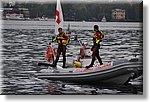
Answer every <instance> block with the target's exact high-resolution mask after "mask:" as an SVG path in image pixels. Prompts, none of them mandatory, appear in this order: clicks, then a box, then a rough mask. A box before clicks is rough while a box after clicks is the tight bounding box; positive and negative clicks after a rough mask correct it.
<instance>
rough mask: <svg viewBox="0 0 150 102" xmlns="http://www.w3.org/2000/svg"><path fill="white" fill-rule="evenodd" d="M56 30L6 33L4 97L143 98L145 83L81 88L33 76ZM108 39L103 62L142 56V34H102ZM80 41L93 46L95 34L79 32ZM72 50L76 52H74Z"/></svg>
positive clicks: (113, 31)
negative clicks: (109, 95)
mask: <svg viewBox="0 0 150 102" xmlns="http://www.w3.org/2000/svg"><path fill="white" fill-rule="evenodd" d="M53 32H54V30H50V29H21V30H19V29H3V30H2V40H3V41H2V47H3V50H2V60H3V63H2V65H3V67H2V70H3V75H2V76H3V85H2V86H1V87H2V94H142V93H143V90H142V88H143V87H142V84H141V83H142V80H138V81H136V83H139V84H136V85H128V86H125V85H122V86H116V85H80V84H75V83H64V82H61V81H51V80H47V79H42V80H41V79H38V78H36V77H35V76H34V74H35V73H37V72H38V71H39V70H40V69H42V67H39V66H38V65H37V63H38V62H39V61H40V62H41V61H43V62H46V61H45V52H46V49H47V44H48V41H49V39H50V37H51V36H52V35H53ZM103 32H104V34H105V38H104V40H103V42H102V47H101V49H100V55H101V57H102V59H103V61H104V62H108V61H112V60H118V59H121V58H131V57H135V56H142V53H143V52H142V51H143V48H142V44H143V39H142V38H143V31H142V30H126V31H125V30H103ZM73 33H75V34H78V37H79V39H81V40H82V41H83V42H88V44H89V45H92V39H91V37H90V36H91V35H92V31H88V30H86V31H85V30H76V31H73ZM79 48H80V46H73V45H69V46H68V49H67V56H69V57H74V56H76V55H77V54H79ZM72 49H73V50H72Z"/></svg>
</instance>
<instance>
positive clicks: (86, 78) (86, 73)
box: [36, 58, 143, 84]
mask: <svg viewBox="0 0 150 102" xmlns="http://www.w3.org/2000/svg"><path fill="white" fill-rule="evenodd" d="M48 65H49V64H47V66H48ZM142 71H143V63H142V61H141V60H140V59H138V58H133V59H130V60H127V59H121V60H118V61H112V62H110V63H105V64H103V65H100V66H94V67H91V68H88V69H86V68H64V69H63V68H61V67H60V66H57V67H56V69H55V68H54V69H53V68H49V69H43V70H40V71H39V72H38V73H36V76H37V77H38V78H41V79H50V80H60V81H65V82H75V83H84V84H101V83H111V84H125V83H127V82H128V81H129V79H130V78H132V77H138V76H139V75H138V73H142Z"/></svg>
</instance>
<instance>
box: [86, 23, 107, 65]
mask: <svg viewBox="0 0 150 102" xmlns="http://www.w3.org/2000/svg"><path fill="white" fill-rule="evenodd" d="M94 31H95V34H94V36H93V46H92V48H91V51H93V53H92V61H91V64H90V65H89V66H86V68H90V67H93V65H94V62H95V59H96V57H97V59H98V61H99V63H100V65H102V64H103V63H102V60H101V58H100V56H99V49H100V42H101V41H102V39H103V38H104V34H103V33H102V32H101V31H99V27H98V25H94Z"/></svg>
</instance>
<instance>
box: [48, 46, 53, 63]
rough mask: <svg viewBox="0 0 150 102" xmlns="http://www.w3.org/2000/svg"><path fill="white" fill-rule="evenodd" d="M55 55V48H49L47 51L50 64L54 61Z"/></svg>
mask: <svg viewBox="0 0 150 102" xmlns="http://www.w3.org/2000/svg"><path fill="white" fill-rule="evenodd" d="M54 54H55V53H54V50H53V48H52V47H51V46H49V47H48V49H47V51H46V60H47V61H48V62H50V61H51V60H52V59H53V57H54Z"/></svg>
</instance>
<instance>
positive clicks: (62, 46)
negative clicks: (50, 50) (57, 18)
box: [52, 28, 69, 68]
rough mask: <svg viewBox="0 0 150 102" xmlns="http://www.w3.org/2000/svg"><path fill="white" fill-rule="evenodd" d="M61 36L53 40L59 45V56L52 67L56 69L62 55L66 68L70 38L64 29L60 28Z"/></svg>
mask: <svg viewBox="0 0 150 102" xmlns="http://www.w3.org/2000/svg"><path fill="white" fill-rule="evenodd" d="M58 32H59V34H58V35H57V36H56V37H55V38H54V39H53V40H52V41H53V42H54V41H56V42H57V43H58V49H57V55H56V60H55V61H54V63H53V64H52V67H56V65H57V62H58V60H59V57H60V54H61V53H62V56H63V66H62V67H63V68H66V66H65V64H66V46H67V43H68V40H69V38H68V36H67V35H66V34H65V33H64V32H63V31H62V28H58Z"/></svg>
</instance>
